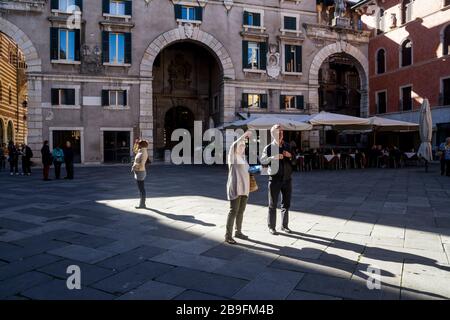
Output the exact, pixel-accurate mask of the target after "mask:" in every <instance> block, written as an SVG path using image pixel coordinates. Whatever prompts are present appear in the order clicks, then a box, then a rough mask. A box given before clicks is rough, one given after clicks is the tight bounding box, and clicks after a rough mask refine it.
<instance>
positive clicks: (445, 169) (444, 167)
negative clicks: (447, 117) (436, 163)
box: [437, 137, 450, 177]
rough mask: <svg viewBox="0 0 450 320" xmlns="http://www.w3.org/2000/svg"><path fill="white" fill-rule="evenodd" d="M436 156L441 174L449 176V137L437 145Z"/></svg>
mask: <svg viewBox="0 0 450 320" xmlns="http://www.w3.org/2000/svg"><path fill="white" fill-rule="evenodd" d="M437 155H438V157H439V160H440V162H441V176H443V175H446V176H447V177H450V137H447V138H446V139H445V142H442V143H441V144H440V145H439V149H438V154H437Z"/></svg>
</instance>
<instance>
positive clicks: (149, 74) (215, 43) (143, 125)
mask: <svg viewBox="0 0 450 320" xmlns="http://www.w3.org/2000/svg"><path fill="white" fill-rule="evenodd" d="M179 41H192V42H194V43H198V44H200V45H203V46H204V47H206V48H207V49H208V50H209V51H210V52H211V53H212V54H213V55H214V56H215V58H216V59H217V61H218V63H219V65H220V68H221V71H222V76H223V87H222V90H221V95H220V104H221V105H222V106H223V113H222V115H221V121H222V122H230V121H232V120H234V107H235V106H234V101H235V92H234V88H233V87H232V86H230V85H228V84H227V81H229V80H234V79H235V78H236V73H235V68H234V65H233V62H232V60H231V57H230V55H229V53H228V52H227V50H226V49H225V47H224V46H223V44H222V43H221V42H220V41H219V40H217V39H216V38H215V37H214V36H212V35H211V34H209V33H207V32H204V31H202V30H200V29H199V28H194V29H193V30H192V33H190V31H187V29H185V27H183V26H179V27H178V28H175V29H172V30H170V31H167V32H165V33H163V34H161V35H159V36H158V37H157V38H156V39H154V40H153V41H152V42H151V43H150V45H149V46H148V48H147V50H145V52H144V56H143V58H142V61H141V65H140V78H141V81H140V114H139V130H140V136H141V137H142V138H144V139H147V140H148V141H149V142H150V145H149V154H150V156H151V157H153V128H154V127H153V121H154V116H153V63H154V61H155V59H156V57H157V56H158V54H159V53H160V52H161V51H162V50H163V49H164V48H166V47H167V46H169V45H171V44H173V43H175V42H179Z"/></svg>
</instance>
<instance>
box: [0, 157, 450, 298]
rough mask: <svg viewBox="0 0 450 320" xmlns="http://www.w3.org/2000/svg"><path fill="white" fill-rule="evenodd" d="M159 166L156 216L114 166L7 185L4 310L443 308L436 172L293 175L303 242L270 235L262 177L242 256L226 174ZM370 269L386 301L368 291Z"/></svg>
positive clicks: (0, 260) (1, 182)
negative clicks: (424, 304)
mask: <svg viewBox="0 0 450 320" xmlns="http://www.w3.org/2000/svg"><path fill="white" fill-rule="evenodd" d="M158 168H162V169H163V170H152V172H151V174H150V176H149V177H151V179H150V178H149V179H147V181H146V187H147V194H148V204H149V205H150V207H151V209H150V210H136V209H134V205H135V204H136V203H137V197H138V192H137V189H136V185H135V183H134V181H133V180H132V179H130V176H129V174H128V171H127V172H125V171H123V168H120V167H115V168H112V167H111V168H107V167H97V168H77V179H76V180H74V181H58V182H50V183H44V182H43V181H41V180H40V179H39V177H38V176H32V177H26V178H25V179H26V180H25V179H21V180H18V179H16V177H9V176H8V175H3V174H2V173H0V175H1V177H0V188H2V190H4V192H3V193H2V194H1V195H0V202H1V203H2V208H0V288H5V289H4V293H3V296H2V298H3V299H50V298H57V299H75V298H79V299H89V298H92V299H159V298H160V299H193V300H197V299H227V298H233V299H243V298H249V299H296V300H300V299H398V298H400V297H401V298H402V299H443V298H448V297H449V295H448V294H449V293H448V289H447V288H448V287H450V286H449V284H448V281H447V280H449V276H448V274H450V273H449V272H448V271H449V265H450V260H449V258H450V225H449V224H448V223H449V221H450V220H449V219H450V200H449V199H450V179H447V178H446V177H440V176H439V174H438V172H437V167H436V168H434V167H433V166H432V168H431V169H430V172H429V173H428V174H423V173H421V174H418V173H417V169H416V168H407V169H400V170H340V171H313V172H308V173H294V179H293V185H294V193H293V198H292V206H291V213H290V227H291V229H293V230H294V231H295V232H294V233H293V234H291V235H287V234H284V233H280V235H278V236H272V235H270V234H269V233H268V230H267V221H266V218H267V216H266V215H267V177H262V176H257V177H256V178H257V181H258V185H259V186H260V190H259V191H258V192H256V193H252V194H251V196H250V198H249V204H248V206H247V210H246V212H245V216H244V225H243V231H244V233H246V234H247V235H248V236H249V237H250V239H248V240H238V243H239V244H238V245H237V246H231V245H228V244H224V243H223V238H224V228H225V222H226V217H227V213H228V209H229V202H228V201H227V200H226V194H225V192H224V186H225V183H226V174H227V171H226V168H222V167H202V166H182V167H176V166H161V167H158ZM435 169H436V170H435ZM434 171H436V172H434ZM212 176H214V177H215V183H214V184H212V183H211V177H212ZM221 182H222V183H221ZM30 190H32V192H30ZM17 192H20V194H21V199H20V205H17ZM68 195H70V198H69V197H68ZM3 200H4V201H3ZM24 203H26V205H25V204H24ZM279 217H280V214H279V212H278V213H277V218H278V225H279V223H280V220H279ZM69 264H75V265H79V266H80V268H81V273H82V286H83V290H81V292H78V293H75V292H71V290H67V289H66V286H65V280H66V279H67V276H68V275H67V274H66V270H67V266H68V265H69ZM369 267H378V268H379V269H380V272H381V280H382V282H381V285H382V289H381V290H369V289H368V288H367V280H368V279H369V277H370V273H369V271H368V268H369ZM66 291H67V292H66Z"/></svg>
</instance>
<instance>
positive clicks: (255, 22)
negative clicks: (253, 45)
mask: <svg viewBox="0 0 450 320" xmlns="http://www.w3.org/2000/svg"><path fill="white" fill-rule="evenodd" d="M244 25H245V26H253V27H260V26H261V14H260V13H257V12H249V11H244Z"/></svg>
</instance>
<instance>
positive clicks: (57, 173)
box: [55, 162, 62, 179]
mask: <svg viewBox="0 0 450 320" xmlns="http://www.w3.org/2000/svg"><path fill="white" fill-rule="evenodd" d="M61 165H62V163H61V162H55V178H56V179H59V178H60V177H61Z"/></svg>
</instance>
